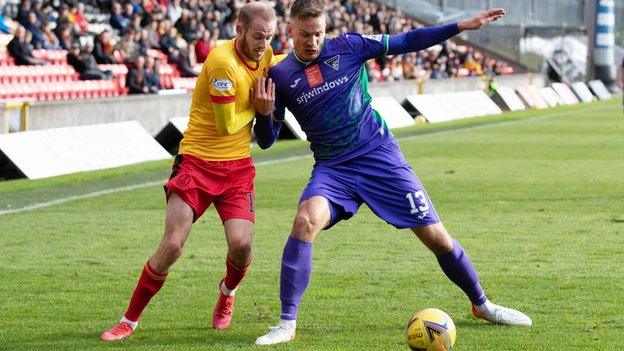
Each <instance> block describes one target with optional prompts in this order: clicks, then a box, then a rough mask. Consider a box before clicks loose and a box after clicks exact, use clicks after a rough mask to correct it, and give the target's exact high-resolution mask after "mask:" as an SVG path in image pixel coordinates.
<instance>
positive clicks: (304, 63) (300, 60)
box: [292, 41, 325, 66]
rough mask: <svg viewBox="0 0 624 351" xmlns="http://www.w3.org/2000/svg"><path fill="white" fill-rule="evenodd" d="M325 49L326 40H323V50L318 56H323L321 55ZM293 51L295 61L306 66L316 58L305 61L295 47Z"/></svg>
mask: <svg viewBox="0 0 624 351" xmlns="http://www.w3.org/2000/svg"><path fill="white" fill-rule="evenodd" d="M323 49H325V41H323V43H322V44H321V51H320V53H319V55H318V57H321V55H322V54H323ZM292 53H293V57H294V58H295V61H297V62H298V63H299V64H302V65H304V66H308V65H310V64H311V63H312V62H314V60H312V61H304V60H302V59H300V58H299V56H297V50H295V49H293V51H292ZM318 57H317V59H318Z"/></svg>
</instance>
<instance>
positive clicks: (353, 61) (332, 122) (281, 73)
mask: <svg viewBox="0 0 624 351" xmlns="http://www.w3.org/2000/svg"><path fill="white" fill-rule="evenodd" d="M387 52H388V36H387V35H371V36H366V35H361V34H357V33H349V34H342V35H340V36H339V37H337V38H334V39H326V40H325V42H324V43H323V47H322V48H321V53H320V55H319V57H318V58H317V59H316V60H314V61H312V62H309V63H304V62H302V61H300V60H299V59H298V58H297V56H296V55H295V54H294V52H293V53H290V54H289V55H288V56H287V57H286V58H285V59H284V60H282V61H281V62H280V63H279V64H277V65H276V66H275V67H273V68H272V69H271V70H270V71H269V77H271V78H272V79H273V81H274V82H275V84H276V104H275V116H276V118H277V119H278V120H282V119H283V118H284V109H285V108H288V109H289V110H290V111H291V112H292V113H293V115H294V116H295V117H296V119H297V121H298V122H299V124H300V125H301V128H302V129H303V131H304V132H305V133H306V135H307V137H308V141H309V142H310V149H312V151H313V152H314V158H315V159H316V161H317V162H320V163H323V164H336V163H340V162H343V161H346V160H349V159H352V158H354V157H357V156H359V155H362V154H364V153H367V152H368V151H370V150H372V149H375V148H376V147H378V146H379V145H381V144H384V143H385V142H387V141H388V140H389V139H392V138H393V137H392V134H391V133H390V130H389V129H388V127H387V125H386V124H385V122H384V120H383V119H382V118H381V117H380V116H379V114H377V113H376V112H375V111H374V110H373V109H372V107H371V104H370V102H371V96H370V95H369V93H368V77H367V74H366V67H364V62H366V61H367V60H369V59H371V58H374V57H379V56H384V55H386V53H387Z"/></svg>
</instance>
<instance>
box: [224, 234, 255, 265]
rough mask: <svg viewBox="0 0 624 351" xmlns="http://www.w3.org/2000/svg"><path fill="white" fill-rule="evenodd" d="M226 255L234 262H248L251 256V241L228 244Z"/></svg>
mask: <svg viewBox="0 0 624 351" xmlns="http://www.w3.org/2000/svg"><path fill="white" fill-rule="evenodd" d="M228 255H229V256H230V258H231V259H232V260H234V261H242V262H243V263H244V262H246V261H248V260H249V258H250V256H251V241H250V240H236V241H234V242H231V243H230V247H229V250H228Z"/></svg>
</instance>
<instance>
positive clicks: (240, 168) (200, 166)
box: [165, 155, 256, 222]
mask: <svg viewBox="0 0 624 351" xmlns="http://www.w3.org/2000/svg"><path fill="white" fill-rule="evenodd" d="M255 176H256V168H255V167H254V164H253V161H252V160H251V157H247V158H243V159H240V160H233V161H205V160H202V159H200V158H198V157H194V156H191V155H178V156H176V158H175V162H174V164H173V171H172V172H171V177H169V181H168V182H167V184H165V193H166V195H167V200H169V196H170V195H171V194H172V193H176V194H178V195H179V196H180V197H181V198H182V200H183V201H184V202H186V203H187V204H188V205H189V206H191V208H192V209H193V212H194V216H193V222H195V221H196V220H197V219H198V218H199V217H201V215H202V214H204V212H205V211H206V209H208V207H210V204H212V203H214V204H215V207H216V209H217V212H218V213H219V217H221V221H222V222H225V221H226V220H228V219H232V218H242V219H247V220H250V221H252V222H253V221H255V219H256V217H255V213H254V212H255V210H254V197H255V193H254V186H253V180H254V177H255Z"/></svg>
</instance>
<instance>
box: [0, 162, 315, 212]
mask: <svg viewBox="0 0 624 351" xmlns="http://www.w3.org/2000/svg"><path fill="white" fill-rule="evenodd" d="M306 158H312V155H302V156H292V157H286V158H282V159H276V160H267V161H260V162H257V163H256V166H264V165H271V164H276V163H286V162H291V161H298V160H303V159H306ZM166 181H167V180H166V179H163V180H160V181H154V182H147V183H141V184H136V185H130V186H124V187H120V188H113V189H106V190H100V191H94V192H92V193H88V194H83V195H74V196H68V197H65V198H62V199H56V200H52V201H46V202H40V203H37V204H33V205H28V206H25V207H20V208H15V209H10V210H0V216H4V215H9V214H14V213H20V212H26V211H32V210H38V209H40V208H45V207H50V206H54V205H60V204H64V203H66V202H69V201H74V200H82V199H88V198H91V197H97V196H102V195H108V194H114V193H120V192H124V191H132V190H136V189H142V188H148V187H150V186H155V185H163V184H164V183H165V182H166Z"/></svg>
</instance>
